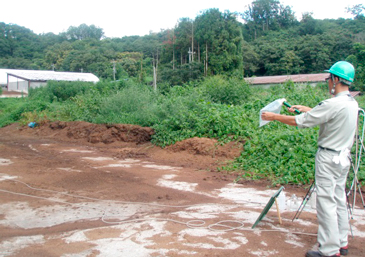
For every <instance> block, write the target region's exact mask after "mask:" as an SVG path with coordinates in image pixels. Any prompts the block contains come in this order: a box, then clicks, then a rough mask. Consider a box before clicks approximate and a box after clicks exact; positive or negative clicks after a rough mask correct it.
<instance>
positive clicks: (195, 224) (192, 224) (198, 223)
mask: <svg viewBox="0 0 365 257" xmlns="http://www.w3.org/2000/svg"><path fill="white" fill-rule="evenodd" d="M4 180H9V181H14V182H17V183H21V184H23V185H25V186H27V187H28V188H30V189H32V190H36V191H45V192H52V193H58V194H63V195H67V196H71V197H75V198H81V199H89V200H94V201H108V200H100V199H97V198H92V197H85V196H78V195H73V194H68V193H65V192H59V191H54V190H49V189H39V188H35V187H32V186H30V185H29V184H27V183H25V182H22V181H19V180H15V179H7V178H5V179H4ZM0 192H5V193H10V194H15V195H21V196H26V197H32V198H37V199H43V200H47V201H51V202H57V203H61V204H67V205H76V204H75V203H69V202H65V201H60V200H55V199H49V198H46V197H41V196H34V195H30V194H24V193H18V192H13V191H9V190H4V189H0ZM114 202H119V203H123V204H140V205H150V206H158V207H172V208H187V207H192V206H199V205H216V204H214V203H205V204H194V205H180V206H176V205H163V204H153V203H142V202H125V201H114ZM220 205H222V204H220ZM223 205H230V206H235V205H238V204H223ZM83 207H84V206H83ZM88 208H91V209H95V210H100V211H102V212H103V214H102V216H101V218H100V219H101V221H102V222H104V223H106V224H114V225H116V224H119V225H120V224H126V223H134V222H144V221H149V220H154V221H166V222H174V223H178V224H182V225H185V226H187V227H188V228H205V229H208V230H211V231H220V232H228V231H233V230H241V231H251V232H256V231H259V232H280V233H288V234H298V235H310V236H317V234H310V233H302V232H290V231H283V230H276V229H271V230H258V229H255V230H254V229H251V228H244V223H243V222H241V221H236V220H223V221H219V222H217V223H214V224H211V225H209V226H205V224H206V222H205V221H204V220H190V221H187V222H183V221H178V220H174V219H164V218H143V219H131V220H123V221H108V220H106V217H107V214H106V210H105V209H101V208H96V207H88ZM225 223H237V224H238V226H236V227H235V226H230V225H225ZM215 227H218V228H223V229H217V228H215Z"/></svg>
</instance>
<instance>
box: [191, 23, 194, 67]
mask: <svg viewBox="0 0 365 257" xmlns="http://www.w3.org/2000/svg"><path fill="white" fill-rule="evenodd" d="M191 52H192V53H193V54H192V56H191V61H192V62H194V21H192V22H191Z"/></svg>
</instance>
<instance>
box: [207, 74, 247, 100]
mask: <svg viewBox="0 0 365 257" xmlns="http://www.w3.org/2000/svg"><path fill="white" fill-rule="evenodd" d="M200 87H201V88H202V90H203V92H204V93H205V94H206V95H207V96H208V97H210V99H211V101H212V102H215V103H220V104H234V105H239V104H243V103H244V102H245V101H246V100H247V99H248V97H249V95H250V88H249V86H248V84H247V83H245V81H244V80H240V79H238V78H236V77H233V78H226V77H224V76H220V75H217V76H214V77H208V78H206V79H205V80H204V81H203V82H202V84H201V85H200Z"/></svg>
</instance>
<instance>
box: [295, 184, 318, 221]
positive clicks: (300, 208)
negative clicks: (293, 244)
mask: <svg viewBox="0 0 365 257" xmlns="http://www.w3.org/2000/svg"><path fill="white" fill-rule="evenodd" d="M313 186H314V181H313V183H312V185H311V186H310V187H309V189H308V191H307V194H306V195H305V196H304V198H303V201H302V203H301V205H300V206H299V208H298V210H297V212H296V213H295V216H294V218H293V219H292V221H294V220H295V219H298V218H299V216H300V214H301V213H302V211H303V209H304V207H305V205H306V204H307V202H308V201H309V198H310V197H311V195H312V192H313V190H314V189H313V190H312V188H313Z"/></svg>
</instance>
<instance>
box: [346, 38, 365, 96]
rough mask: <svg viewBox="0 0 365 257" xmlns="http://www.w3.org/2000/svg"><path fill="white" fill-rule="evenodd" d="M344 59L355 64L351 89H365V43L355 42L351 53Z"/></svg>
mask: <svg viewBox="0 0 365 257" xmlns="http://www.w3.org/2000/svg"><path fill="white" fill-rule="evenodd" d="M346 60H347V61H349V62H350V63H352V64H353V65H354V66H355V82H354V85H352V87H351V89H352V90H361V91H365V45H364V44H361V43H355V44H354V46H353V54H352V55H349V56H348V57H347V58H346Z"/></svg>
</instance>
